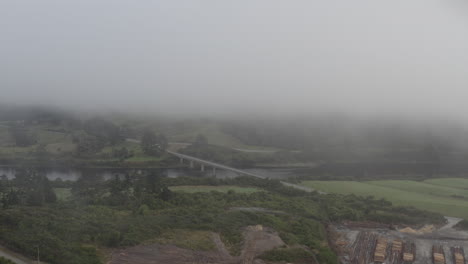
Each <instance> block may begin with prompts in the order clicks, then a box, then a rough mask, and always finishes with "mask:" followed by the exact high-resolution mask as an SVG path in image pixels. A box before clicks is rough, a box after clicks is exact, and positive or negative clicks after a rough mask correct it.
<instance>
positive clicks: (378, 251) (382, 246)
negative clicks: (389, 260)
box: [374, 238, 387, 263]
mask: <svg viewBox="0 0 468 264" xmlns="http://www.w3.org/2000/svg"><path fill="white" fill-rule="evenodd" d="M386 257H387V239H385V238H379V239H377V245H376V246H375V251H374V262H376V263H383V262H384V261H385V258H386Z"/></svg>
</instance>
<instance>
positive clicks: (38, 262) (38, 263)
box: [37, 246, 41, 264]
mask: <svg viewBox="0 0 468 264" xmlns="http://www.w3.org/2000/svg"><path fill="white" fill-rule="evenodd" d="M40 263H41V261H40V260H39V246H37V264H40Z"/></svg>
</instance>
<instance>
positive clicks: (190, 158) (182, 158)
mask: <svg viewBox="0 0 468 264" xmlns="http://www.w3.org/2000/svg"><path fill="white" fill-rule="evenodd" d="M166 152H167V153H169V154H172V155H174V156H176V157H178V158H179V159H180V162H181V163H183V162H184V161H188V162H189V166H190V168H195V164H199V165H200V171H205V169H206V168H207V167H211V169H212V170H213V175H216V169H222V170H227V171H232V172H235V173H237V174H239V175H245V176H252V177H255V178H260V179H268V177H266V176H263V175H258V174H255V173H250V172H247V171H244V170H240V169H236V168H233V167H229V166H226V165H223V164H219V163H216V162H212V161H208V160H203V159H199V158H196V157H193V156H189V155H185V154H181V153H178V152H174V151H170V150H166ZM281 183H282V184H283V185H284V186H288V187H292V188H295V189H298V190H301V191H306V192H312V191H314V190H313V189H312V188H308V187H305V186H302V185H298V184H294V183H289V182H285V181H281ZM319 193H321V194H325V193H324V192H320V191H319Z"/></svg>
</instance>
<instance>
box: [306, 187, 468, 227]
mask: <svg viewBox="0 0 468 264" xmlns="http://www.w3.org/2000/svg"><path fill="white" fill-rule="evenodd" d="M302 185H304V186H307V187H311V188H314V189H317V190H321V191H324V192H328V193H340V194H356V195H360V196H374V197H375V198H384V199H386V200H388V201H391V202H392V203H393V204H395V205H407V206H414V207H416V208H419V209H424V210H428V211H433V212H438V213H441V214H444V215H447V216H454V217H461V218H465V219H468V190H467V189H466V187H467V186H468V179H458V178H446V179H433V180H426V181H422V182H417V181H403V180H388V181H367V182H356V181H305V182H303V183H302Z"/></svg>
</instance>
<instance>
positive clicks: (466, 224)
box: [454, 219, 468, 230]
mask: <svg viewBox="0 0 468 264" xmlns="http://www.w3.org/2000/svg"><path fill="white" fill-rule="evenodd" d="M454 227H455V228H456V229H461V230H468V220H466V219H463V220H461V221H460V222H458V223H457V224H456V225H455V226H454Z"/></svg>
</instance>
